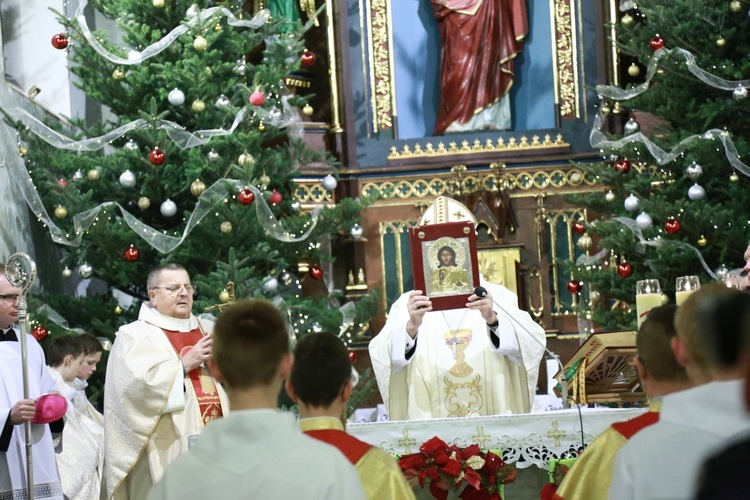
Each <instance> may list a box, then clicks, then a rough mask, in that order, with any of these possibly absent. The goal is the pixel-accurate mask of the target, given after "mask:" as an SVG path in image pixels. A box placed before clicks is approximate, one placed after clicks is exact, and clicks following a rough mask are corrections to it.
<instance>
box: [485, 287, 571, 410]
mask: <svg viewBox="0 0 750 500" xmlns="http://www.w3.org/2000/svg"><path fill="white" fill-rule="evenodd" d="M474 295H476V296H477V297H486V298H488V299H490V300H491V301H492V303H493V304H495V305H496V306H497V307H498V308H500V310H501V311H502V312H503V313H505V316H507V317H508V318H510V319H511V320H512V321H513V322H514V323H515V324H516V325H518V326H519V327H521V330H523V331H525V332H526V333H527V334H528V335H529V337H531V338H532V339H534V342H536V343H537V344H539V345H540V346H542V349H544V350H545V351H546V352H547V354H549V356H550V357H551V358H552V359H554V360H555V361H557V364H558V366H559V367H560V373H561V376H560V392H561V393H562V406H563V408H564V409H566V410H567V409H568V408H570V403H569V402H568V379H567V377H566V376H565V367H564V366H563V364H562V362H561V361H560V356H558V355H557V354H555V353H554V352H552V351H550V350H549V349H547V346H545V345H544V344H542V343H541V342H540V341H539V339H538V338H536V337H535V336H534V335H533V334H532V333H531V332H530V331H529V330H528V329H526V327H525V326H523V325H522V324H521V322H520V321H518V320H517V319H516V318H514V317H513V316H512V315H511V314H510V313H508V311H506V310H505V308H504V307H503V306H501V305H500V304H498V303H497V301H496V300H495V299H493V298H492V297H490V296H489V295H488V293H487V289H486V288H485V287H483V286H481V285H480V286H478V287H476V288H475V289H474Z"/></svg>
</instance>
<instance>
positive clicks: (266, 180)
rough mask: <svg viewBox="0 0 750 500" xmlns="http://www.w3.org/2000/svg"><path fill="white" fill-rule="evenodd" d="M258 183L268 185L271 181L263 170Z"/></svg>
mask: <svg viewBox="0 0 750 500" xmlns="http://www.w3.org/2000/svg"><path fill="white" fill-rule="evenodd" d="M260 183H261V184H263V186H268V185H269V184H270V183H271V178H270V177H268V175H266V173H265V172H264V173H263V175H261V176H260Z"/></svg>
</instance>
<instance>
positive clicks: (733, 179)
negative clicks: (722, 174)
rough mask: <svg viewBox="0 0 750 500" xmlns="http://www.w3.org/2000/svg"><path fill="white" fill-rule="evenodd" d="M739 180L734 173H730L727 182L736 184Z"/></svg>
mask: <svg viewBox="0 0 750 500" xmlns="http://www.w3.org/2000/svg"><path fill="white" fill-rule="evenodd" d="M739 180H740V178H739V176H737V174H736V173H732V175H730V176H729V182H737V181H739Z"/></svg>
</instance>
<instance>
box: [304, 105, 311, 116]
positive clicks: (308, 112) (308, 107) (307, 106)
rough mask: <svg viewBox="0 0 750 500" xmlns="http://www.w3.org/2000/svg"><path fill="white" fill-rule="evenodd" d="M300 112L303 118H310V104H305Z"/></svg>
mask: <svg viewBox="0 0 750 500" xmlns="http://www.w3.org/2000/svg"><path fill="white" fill-rule="evenodd" d="M302 112H303V113H304V114H305V116H312V114H313V107H312V106H310V103H307V104H305V106H304V107H303V108H302Z"/></svg>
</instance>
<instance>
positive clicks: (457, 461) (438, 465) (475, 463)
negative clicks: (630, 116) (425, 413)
mask: <svg viewBox="0 0 750 500" xmlns="http://www.w3.org/2000/svg"><path fill="white" fill-rule="evenodd" d="M398 464H399V466H400V467H401V470H402V471H404V475H405V476H406V479H408V480H409V481H410V482H412V483H414V482H417V481H418V482H419V485H420V486H422V487H424V485H425V482H427V480H428V479H429V489H430V493H431V494H432V496H433V497H435V498H437V499H438V500H445V499H446V498H447V497H448V492H449V491H457V490H459V489H460V488H461V487H462V486H464V480H465V481H466V483H468V484H467V485H465V487H464V489H463V491H462V492H461V494H460V495H459V497H460V498H462V499H464V500H484V499H488V500H489V499H492V500H495V499H498V500H500V499H501V498H502V497H501V491H502V485H503V484H505V483H509V482H511V481H513V480H515V478H516V469H515V467H514V466H512V465H508V464H506V463H505V462H504V461H503V459H502V458H500V457H499V456H498V455H496V454H494V453H492V452H489V451H487V452H483V451H482V450H481V449H480V448H479V445H476V444H472V445H469V446H467V447H466V448H459V447H458V446H455V445H452V446H448V445H447V444H446V443H445V442H444V441H443V440H441V439H440V438H438V437H433V438H432V439H430V440H428V441H426V442H425V443H424V444H422V446H420V448H419V453H412V454H409V455H404V456H402V457H401V458H400V459H399V461H398Z"/></svg>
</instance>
